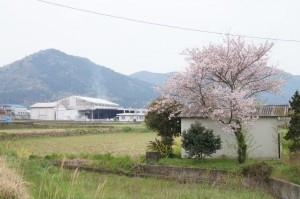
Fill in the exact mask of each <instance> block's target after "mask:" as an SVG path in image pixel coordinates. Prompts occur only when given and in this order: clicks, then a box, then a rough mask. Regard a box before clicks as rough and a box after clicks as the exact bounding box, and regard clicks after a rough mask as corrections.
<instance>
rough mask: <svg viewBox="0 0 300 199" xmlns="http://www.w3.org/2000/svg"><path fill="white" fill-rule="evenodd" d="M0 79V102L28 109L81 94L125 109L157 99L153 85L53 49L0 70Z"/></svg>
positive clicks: (141, 105) (40, 52)
mask: <svg viewBox="0 0 300 199" xmlns="http://www.w3.org/2000/svg"><path fill="white" fill-rule="evenodd" d="M0 77H1V78H0V103H11V104H12V103H16V104H23V105H26V106H29V105H31V104H33V103H36V102H47V101H53V100H57V99H60V98H63V97H67V96H70V95H82V96H89V97H99V98H103V99H107V100H110V101H113V102H115V103H118V104H120V105H122V106H124V107H144V106H145V105H147V104H148V102H149V101H150V100H152V99H153V98H155V97H156V96H157V94H156V93H155V92H154V86H155V85H154V84H151V83H148V82H144V81H141V80H139V79H136V78H131V77H129V76H126V75H123V74H120V73H117V72H115V71H113V70H111V69H109V68H106V67H103V66H100V65H97V64H95V63H93V62H91V61H90V60H88V59H86V58H82V57H77V56H71V55H67V54H65V53H63V52H61V51H58V50H55V49H48V50H42V51H39V52H37V53H34V54H32V55H30V56H27V57H25V58H24V59H21V60H19V61H16V62H14V63H12V64H9V65H6V66H4V67H0Z"/></svg>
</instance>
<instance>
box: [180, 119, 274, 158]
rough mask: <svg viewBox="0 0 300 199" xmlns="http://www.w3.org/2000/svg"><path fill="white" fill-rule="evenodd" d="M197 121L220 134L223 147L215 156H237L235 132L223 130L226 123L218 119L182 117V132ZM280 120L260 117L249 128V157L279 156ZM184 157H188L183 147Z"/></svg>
mask: <svg viewBox="0 0 300 199" xmlns="http://www.w3.org/2000/svg"><path fill="white" fill-rule="evenodd" d="M195 121H199V122H200V123H201V124H202V125H203V126H204V127H206V128H209V129H212V130H214V133H215V134H216V135H220V137H221V140H222V149H221V150H218V151H217V152H216V153H215V154H214V155H213V157H218V156H227V157H236V147H237V144H236V140H235V136H234V134H228V133H226V132H224V131H223V130H222V128H223V127H224V125H222V124H220V123H219V122H217V121H213V120H209V119H203V118H201V119H200V118H197V119H196V118H194V119H192V118H182V119H181V132H183V131H184V130H187V129H188V128H190V125H191V124H192V123H194V122H195ZM277 126H278V122H277V118H276V117H266V118H259V119H258V120H257V121H256V122H255V123H254V125H253V126H252V127H251V128H249V129H248V130H247V144H248V147H249V149H248V153H249V157H253V158H267V159H277V158H279V149H278V130H277V129H278V128H277ZM181 154H182V157H187V154H186V152H185V150H184V149H182V153H181Z"/></svg>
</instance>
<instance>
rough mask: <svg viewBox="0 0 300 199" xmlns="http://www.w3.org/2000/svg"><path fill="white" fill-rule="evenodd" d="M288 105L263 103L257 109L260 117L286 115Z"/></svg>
mask: <svg viewBox="0 0 300 199" xmlns="http://www.w3.org/2000/svg"><path fill="white" fill-rule="evenodd" d="M288 112H289V105H287V104H286V105H264V106H261V107H260V108H259V109H258V116H260V117H286V116H288Z"/></svg>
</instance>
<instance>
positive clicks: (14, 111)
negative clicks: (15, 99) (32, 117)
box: [0, 104, 29, 119]
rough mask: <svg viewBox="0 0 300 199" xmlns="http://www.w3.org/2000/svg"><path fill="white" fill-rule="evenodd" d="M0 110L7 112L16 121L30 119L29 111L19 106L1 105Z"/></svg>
mask: <svg viewBox="0 0 300 199" xmlns="http://www.w3.org/2000/svg"><path fill="white" fill-rule="evenodd" d="M0 108H1V109H3V110H5V111H6V113H7V115H9V116H10V117H12V118H14V119H29V113H28V109H27V108H26V107H25V106H23V105H19V104H5V105H0Z"/></svg>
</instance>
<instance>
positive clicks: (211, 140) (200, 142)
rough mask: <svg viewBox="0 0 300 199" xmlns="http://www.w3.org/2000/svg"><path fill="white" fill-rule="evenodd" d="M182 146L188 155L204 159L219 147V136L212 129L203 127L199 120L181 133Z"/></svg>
mask: <svg viewBox="0 0 300 199" xmlns="http://www.w3.org/2000/svg"><path fill="white" fill-rule="evenodd" d="M182 147H183V148H184V149H185V150H186V152H187V153H188V155H189V157H194V156H196V157H199V158H201V159H204V158H205V157H206V156H211V155H212V154H213V153H215V152H216V150H219V149H221V138H220V136H219V135H217V136H215V135H214V134H213V130H211V129H206V128H204V127H203V126H202V125H201V124H200V123H199V122H196V123H195V124H192V125H191V127H190V128H189V129H188V130H187V131H184V132H183V133H182Z"/></svg>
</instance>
